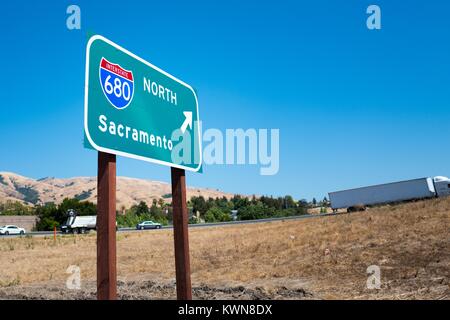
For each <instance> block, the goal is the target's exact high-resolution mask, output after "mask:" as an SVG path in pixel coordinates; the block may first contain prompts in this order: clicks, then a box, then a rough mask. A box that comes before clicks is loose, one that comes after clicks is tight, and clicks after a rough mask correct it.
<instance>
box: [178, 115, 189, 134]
mask: <svg viewBox="0 0 450 320" xmlns="http://www.w3.org/2000/svg"><path fill="white" fill-rule="evenodd" d="M183 114H184V116H185V117H186V119H184V122H183V124H182V125H181V128H180V129H181V132H182V133H184V132H185V131H186V129H187V127H188V126H189V129H192V112H191V111H184V112H183Z"/></svg>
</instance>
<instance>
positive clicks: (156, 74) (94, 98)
mask: <svg viewBox="0 0 450 320" xmlns="http://www.w3.org/2000/svg"><path fill="white" fill-rule="evenodd" d="M85 85H86V88H85V107H84V109H85V110H84V131H85V136H86V139H87V144H88V146H90V147H92V148H94V149H96V150H98V151H101V152H106V153H111V154H116V155H120V156H125V157H130V158H134V159H139V160H144V161H149V162H154V163H158V164H163V165H167V166H171V167H175V168H180V169H186V170H190V171H198V170H199V169H200V167H201V161H202V159H201V155H202V152H201V140H200V137H201V134H200V126H199V114H198V100H197V95H196V93H195V91H194V90H193V89H192V87H191V86H190V85H188V84H186V83H184V82H183V81H181V80H179V79H177V78H175V77H174V76H172V75H170V74H168V73H167V72H165V71H163V70H161V69H159V68H157V67H155V66H154V65H152V64H151V63H149V62H147V61H145V60H143V59H141V58H139V57H138V56H136V55H134V54H133V53H131V52H129V51H127V50H125V49H123V48H122V47H120V46H118V45H117V44H115V43H113V42H111V41H110V40H108V39H105V38H104V37H102V36H99V35H96V36H93V37H91V38H90V39H89V41H88V44H87V49H86V84H85Z"/></svg>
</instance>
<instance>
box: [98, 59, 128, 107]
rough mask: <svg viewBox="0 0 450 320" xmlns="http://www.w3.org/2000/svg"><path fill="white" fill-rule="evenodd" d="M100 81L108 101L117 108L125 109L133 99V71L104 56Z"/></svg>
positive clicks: (101, 63) (101, 62)
mask: <svg viewBox="0 0 450 320" xmlns="http://www.w3.org/2000/svg"><path fill="white" fill-rule="evenodd" d="M99 69H100V70H99V71H100V83H101V86H102V89H103V93H104V94H105V96H106V98H107V99H108V101H109V102H110V103H111V104H112V105H113V106H114V108H117V109H125V108H126V107H127V106H128V105H129V104H130V103H131V100H132V99H133V93H134V80H133V72H131V71H129V70H125V69H124V68H122V67H121V66H119V65H118V64H114V63H111V62H109V61H108V60H106V59H105V58H102V60H101V61H100V66H99Z"/></svg>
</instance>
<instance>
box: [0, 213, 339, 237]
mask: <svg viewBox="0 0 450 320" xmlns="http://www.w3.org/2000/svg"><path fill="white" fill-rule="evenodd" d="M335 215H336V213H320V214H305V215H301V216H292V217H283V218H268V219H258V220H241V221H229V222H214V223H199V224H190V225H189V228H211V227H218V226H234V225H240V224H254V223H267V222H277V221H285V220H302V219H312V218H320V217H328V216H335ZM172 228H173V226H172V225H168V226H163V227H162V228H161V229H159V230H158V229H145V230H136V228H119V229H118V230H117V232H118V233H122V232H149V231H160V230H164V229H172ZM56 234H57V235H59V236H67V235H70V234H63V233H61V232H60V231H57V232H56ZM52 235H53V231H34V232H28V233H27V234H25V235H22V236H20V235H7V236H6V235H1V236H0V239H8V238H17V237H25V236H32V237H48V236H52Z"/></svg>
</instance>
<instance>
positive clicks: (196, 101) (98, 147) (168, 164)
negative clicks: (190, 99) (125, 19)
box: [84, 35, 203, 172]
mask: <svg viewBox="0 0 450 320" xmlns="http://www.w3.org/2000/svg"><path fill="white" fill-rule="evenodd" d="M95 40H102V41H104V42H106V43H107V44H109V45H111V46H113V47H114V48H116V49H118V50H120V51H122V52H123V53H125V54H127V55H129V56H131V57H132V58H134V59H136V60H138V61H140V62H142V63H144V64H146V65H147V66H149V67H150V68H153V69H154V70H156V71H158V72H160V73H162V74H164V75H165V76H167V77H169V78H171V79H172V80H174V81H176V82H178V83H179V84H181V85H183V86H185V87H186V88H188V89H189V90H191V91H192V93H193V94H194V97H195V103H196V107H197V124H198V125H197V128H198V140H199V141H198V143H199V148H200V162H199V165H198V167H197V168H191V167H187V166H183V165H179V164H174V163H171V162H166V161H162V160H157V159H153V158H147V157H143V156H138V155H135V154H132V153H127V152H123V151H119V150H114V149H108V148H103V147H100V146H98V145H97V144H95V143H94V141H93V140H92V138H91V136H90V134H89V130H88V96H89V94H88V93H89V54H90V48H91V45H92V43H93V42H94V41H95ZM85 72H86V74H85V90H84V132H85V133H86V137H87V139H88V140H89V143H90V144H91V145H92V146H93V147H94V149H96V150H98V151H101V152H106V153H112V154H116V155H118V156H123V157H128V158H132V159H136V160H142V161H147V162H152V163H157V164H161V165H164V166H169V167H174V168H179V169H184V170H188V171H193V172H197V171H198V170H200V167H201V165H202V157H203V155H202V138H201V132H200V114H199V112H198V99H197V95H196V94H195V91H194V89H193V88H192V87H191V86H190V85H188V84H187V83H185V82H183V81H181V80H179V79H177V78H175V77H174V76H172V75H171V74H169V73H167V72H165V71H164V70H161V69H160V68H158V67H156V66H154V65H153V64H151V63H150V62H147V61H145V60H144V59H142V58H140V57H138V56H136V55H135V54H133V53H131V52H130V51H128V50H126V49H124V48H122V47H121V46H119V45H117V44H115V43H114V42H112V41H110V40H108V39H106V38H105V37H103V36H100V35H95V36H92V37H91V38H90V39H89V41H88V43H87V46H86V69H85Z"/></svg>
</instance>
